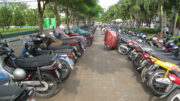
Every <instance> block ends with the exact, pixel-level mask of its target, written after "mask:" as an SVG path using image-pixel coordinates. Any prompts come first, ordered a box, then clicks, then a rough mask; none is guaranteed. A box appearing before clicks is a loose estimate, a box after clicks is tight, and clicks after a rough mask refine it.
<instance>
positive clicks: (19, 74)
mask: <svg viewBox="0 0 180 101" xmlns="http://www.w3.org/2000/svg"><path fill="white" fill-rule="evenodd" d="M13 76H14V78H15V79H16V80H23V79H25V77H26V72H25V71H24V70H23V69H22V68H16V69H15V70H14V72H13Z"/></svg>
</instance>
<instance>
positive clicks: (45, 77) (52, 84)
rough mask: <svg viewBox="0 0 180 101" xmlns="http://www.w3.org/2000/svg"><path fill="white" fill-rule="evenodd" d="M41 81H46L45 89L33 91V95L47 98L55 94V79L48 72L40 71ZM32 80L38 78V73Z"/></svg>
mask: <svg viewBox="0 0 180 101" xmlns="http://www.w3.org/2000/svg"><path fill="white" fill-rule="evenodd" d="M41 77H42V81H45V82H47V83H48V89H47V91H44V92H41V91H35V96H37V97H39V98H49V97H52V96H54V95H55V93H56V89H57V80H56V79H55V77H54V76H52V75H51V74H50V73H46V72H41ZM32 80H39V77H38V74H36V75H35V76H34V77H33V78H32Z"/></svg>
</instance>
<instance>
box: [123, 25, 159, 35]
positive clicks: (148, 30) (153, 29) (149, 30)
mask: <svg viewBox="0 0 180 101" xmlns="http://www.w3.org/2000/svg"><path fill="white" fill-rule="evenodd" d="M122 28H126V29H131V30H134V31H142V32H145V33H146V34H156V33H158V32H160V29H156V28H134V27H130V26H122Z"/></svg>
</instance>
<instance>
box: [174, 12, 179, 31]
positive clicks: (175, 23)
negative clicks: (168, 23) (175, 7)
mask: <svg viewBox="0 0 180 101" xmlns="http://www.w3.org/2000/svg"><path fill="white" fill-rule="evenodd" d="M177 18H178V12H176V18H175V22H174V28H173V32H174V33H173V34H175V32H176V25H177Z"/></svg>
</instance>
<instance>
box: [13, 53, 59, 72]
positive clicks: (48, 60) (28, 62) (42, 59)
mask: <svg viewBox="0 0 180 101" xmlns="http://www.w3.org/2000/svg"><path fill="white" fill-rule="evenodd" d="M55 59H56V56H55V55H40V56H36V57H30V58H24V59H16V61H15V63H16V66H17V67H20V68H24V69H33V68H37V67H42V66H49V65H51V64H53V63H54V60H55Z"/></svg>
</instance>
